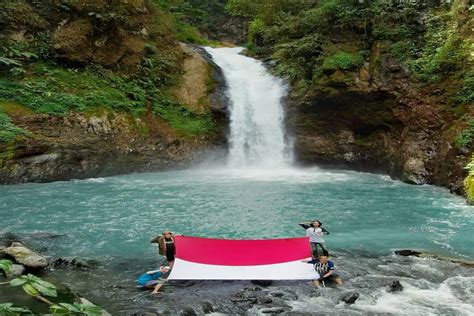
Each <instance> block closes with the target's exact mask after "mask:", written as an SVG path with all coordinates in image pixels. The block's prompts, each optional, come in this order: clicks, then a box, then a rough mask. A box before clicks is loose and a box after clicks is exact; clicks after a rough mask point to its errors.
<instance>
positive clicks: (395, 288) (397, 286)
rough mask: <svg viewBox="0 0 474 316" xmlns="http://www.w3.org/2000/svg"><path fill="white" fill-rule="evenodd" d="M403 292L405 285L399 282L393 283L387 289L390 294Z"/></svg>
mask: <svg viewBox="0 0 474 316" xmlns="http://www.w3.org/2000/svg"><path fill="white" fill-rule="evenodd" d="M401 291H403V285H402V284H401V283H400V281H398V280H396V281H393V282H392V284H390V285H389V286H388V288H387V292H389V293H393V292H401Z"/></svg>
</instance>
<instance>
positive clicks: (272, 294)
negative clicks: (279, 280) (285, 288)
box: [270, 291, 285, 297]
mask: <svg viewBox="0 0 474 316" xmlns="http://www.w3.org/2000/svg"><path fill="white" fill-rule="evenodd" d="M270 295H271V296H273V297H283V296H284V295H285V293H283V292H279V291H274V292H270Z"/></svg>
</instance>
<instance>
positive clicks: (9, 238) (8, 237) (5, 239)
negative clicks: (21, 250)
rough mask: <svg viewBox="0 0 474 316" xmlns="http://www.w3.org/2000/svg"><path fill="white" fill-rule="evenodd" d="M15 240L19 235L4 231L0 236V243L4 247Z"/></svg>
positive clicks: (18, 238) (17, 239) (18, 239)
mask: <svg viewBox="0 0 474 316" xmlns="http://www.w3.org/2000/svg"><path fill="white" fill-rule="evenodd" d="M15 241H20V237H18V236H17V235H15V234H13V233H5V234H3V235H2V236H0V245H3V246H5V247H8V246H10V245H11V244H12V243H13V242H15Z"/></svg>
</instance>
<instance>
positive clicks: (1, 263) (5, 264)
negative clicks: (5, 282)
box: [0, 259, 13, 274]
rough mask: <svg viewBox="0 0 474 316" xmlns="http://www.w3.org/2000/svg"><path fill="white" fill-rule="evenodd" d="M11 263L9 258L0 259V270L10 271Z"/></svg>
mask: <svg viewBox="0 0 474 316" xmlns="http://www.w3.org/2000/svg"><path fill="white" fill-rule="evenodd" d="M12 265H13V263H12V262H11V261H10V260H7V259H1V260H0V270H2V271H3V272H4V273H5V274H7V273H8V272H10V270H11V269H12Z"/></svg>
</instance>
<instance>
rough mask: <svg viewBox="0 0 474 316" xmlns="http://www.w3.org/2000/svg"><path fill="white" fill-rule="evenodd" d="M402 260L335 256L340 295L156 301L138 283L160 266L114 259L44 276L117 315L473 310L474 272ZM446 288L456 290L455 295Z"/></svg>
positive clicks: (193, 288)
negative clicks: (139, 277) (341, 281)
mask: <svg viewBox="0 0 474 316" xmlns="http://www.w3.org/2000/svg"><path fill="white" fill-rule="evenodd" d="M58 238H63V237H58ZM17 239H18V238H17ZM47 239H48V237H46V239H43V240H47ZM37 240H41V238H39V237H38V238H37ZM396 253H397V254H399V255H395V254H388V255H376V254H371V253H359V254H358V255H357V256H354V255H353V253H352V252H348V251H345V250H338V251H336V253H335V256H334V259H333V260H334V262H335V263H336V265H337V268H338V272H339V273H340V274H341V276H342V277H343V279H344V281H345V283H344V285H343V286H342V287H340V288H335V287H332V286H329V287H326V288H323V289H316V288H314V287H313V286H312V285H310V284H309V282H307V281H273V282H271V281H270V282H261V281H255V282H250V281H168V282H167V283H166V284H165V287H164V294H162V295H160V296H152V295H150V293H149V292H148V291H143V290H140V289H137V288H136V287H135V277H136V276H137V275H138V274H140V273H141V272H142V271H144V270H146V269H148V268H150V267H152V266H154V265H155V264H156V263H155V262H154V260H153V261H150V260H149V259H145V260H143V259H142V260H139V259H138V258H126V259H125V258H110V259H109V260H106V261H101V262H97V263H95V264H92V265H91V264H84V265H77V264H73V263H72V262H71V261H70V260H69V261H68V260H66V259H61V260H63V262H69V263H68V264H61V265H59V264H55V262H56V263H58V262H59V261H58V260H59V258H58V257H51V258H50V259H49V263H50V268H48V269H47V270H44V271H43V272H42V274H43V275H44V276H47V278H48V280H56V281H57V282H60V283H63V284H64V285H65V286H66V287H68V288H71V290H73V291H74V292H77V293H79V294H80V295H82V296H85V297H87V298H89V299H91V300H92V301H93V302H94V303H96V304H98V305H100V306H102V307H103V308H105V309H107V310H108V311H109V312H111V313H112V314H113V315H144V314H146V315H162V314H173V315H205V314H212V313H222V314H228V315H235V314H260V315H265V314H271V315H276V314H278V315H294V314H298V315H314V313H332V312H334V311H335V310H336V311H338V312H340V313H348V314H353V313H360V312H363V313H364V312H391V313H398V312H401V311H402V309H403V308H407V306H410V308H412V309H411V311H412V312H413V313H417V312H420V311H421V310H420V304H419V303H420V302H422V305H424V304H426V306H430V307H426V308H427V310H431V311H436V312H437V313H441V314H443V313H453V312H454V313H456V311H458V312H459V311H466V312H467V311H468V310H469V307H468V306H469V299H468V298H467V296H468V295H469V294H468V293H469V291H470V287H469V286H467V288H463V287H462V285H463V284H464V285H465V282H467V280H470V279H472V278H474V270H473V269H472V265H471V266H469V265H463V264H459V263H453V262H450V261H447V260H440V259H436V258H434V257H432V256H431V255H423V254H422V253H421V252H417V251H413V250H404V251H397V252H396ZM46 254H47V252H46ZM407 255H409V256H407ZM411 255H413V256H411ZM418 256H421V257H420V258H418ZM461 275H462V277H460V276H461ZM460 286H461V287H460ZM445 287H448V288H449V289H450V291H451V292H450V294H449V295H448V294H447V293H446V289H445ZM471 287H472V284H471ZM429 293H433V295H438V296H437V297H434V296H432V295H431V294H429ZM7 297H8V294H7ZM12 298H13V297H12ZM465 299H467V301H463V300H465ZM400 300H403V301H404V302H405V303H404V305H403V306H399V305H397V304H392V301H393V302H395V301H396V302H400ZM414 300H420V302H415V301H414ZM448 301H450V303H448ZM456 304H457V305H456ZM404 306H405V307H404ZM470 308H471V310H472V306H471V307H470Z"/></svg>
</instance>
